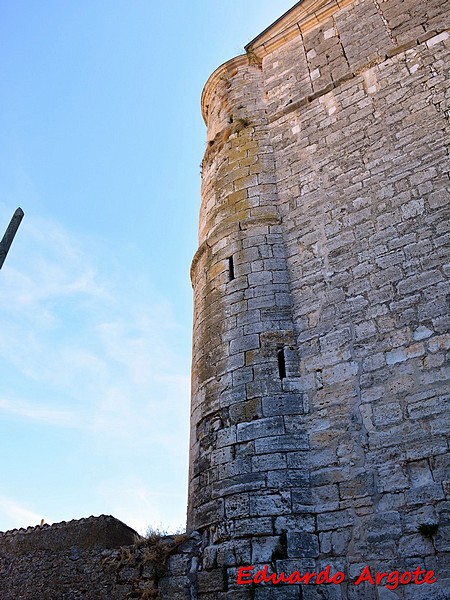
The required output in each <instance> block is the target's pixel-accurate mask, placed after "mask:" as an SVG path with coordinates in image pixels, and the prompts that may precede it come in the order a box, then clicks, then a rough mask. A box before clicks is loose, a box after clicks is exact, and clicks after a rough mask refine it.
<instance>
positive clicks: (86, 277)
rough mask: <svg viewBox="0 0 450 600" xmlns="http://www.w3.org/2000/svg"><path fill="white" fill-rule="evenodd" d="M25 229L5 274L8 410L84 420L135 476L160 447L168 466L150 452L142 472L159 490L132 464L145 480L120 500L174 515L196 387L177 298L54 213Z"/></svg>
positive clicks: (3, 407) (3, 357) (37, 418)
mask: <svg viewBox="0 0 450 600" xmlns="http://www.w3.org/2000/svg"><path fill="white" fill-rule="evenodd" d="M21 233H22V237H21V243H20V244H16V245H15V246H13V250H14V260H8V259H9V257H8V259H7V262H6V263H5V266H4V268H3V269H2V271H1V273H0V381H1V382H2V384H1V387H0V418H1V417H2V415H3V416H7V415H10V416H11V415H12V416H14V417H15V418H17V419H19V422H20V419H22V420H23V421H24V423H25V422H28V423H36V424H37V425H38V426H40V425H45V426H52V427H54V428H66V429H70V430H72V431H73V430H79V431H80V435H82V436H83V437H82V438H80V439H84V440H86V439H87V438H91V440H92V441H90V442H89V444H92V447H93V452H94V453H95V452H98V453H100V454H101V455H102V457H104V456H105V455H106V454H108V453H111V455H112V456H113V457H115V458H116V459H117V457H118V456H119V455H120V460H121V461H127V460H129V466H128V467H127V468H128V471H129V473H130V476H131V475H133V473H134V471H136V470H137V469H138V468H139V467H141V468H142V463H143V458H142V457H145V456H146V455H147V456H148V455H152V454H153V455H155V454H158V455H161V456H163V457H164V461H165V463H166V465H167V468H166V473H163V475H161V473H160V472H158V474H156V473H152V472H151V469H152V468H154V469H157V468H158V467H157V464H156V462H153V463H152V465H153V466H150V471H148V472H147V473H146V474H145V476H146V477H148V478H150V479H151V480H152V481H154V482H156V484H155V485H153V486H152V491H151V492H150V491H149V490H148V488H147V487H146V484H145V483H143V482H142V481H141V480H140V478H139V476H138V474H137V473H136V478H137V481H138V483H136V484H134V483H133V484H132V485H131V484H130V485H128V486H127V487H126V489H122V488H121V486H120V485H119V486H118V490H119V491H120V490H121V489H122V491H121V492H120V494H119V492H117V493H118V494H119V496H118V498H119V499H117V498H116V499H115V502H116V504H117V510H119V512H120V511H121V515H122V516H119V515H118V516H119V518H122V519H123V520H125V518H126V516H127V515H130V518H133V522H135V523H136V526H137V524H138V522H139V523H141V525H140V527H141V528H142V526H143V525H142V523H144V521H145V523H146V524H148V523H149V522H150V521H154V519H153V518H152V514H155V515H156V518H157V519H158V522H159V521H161V522H167V520H165V519H164V518H163V514H162V513H164V510H165V509H166V510H167V507H168V506H171V501H167V497H165V494H169V496H171V494H172V496H173V495H174V493H173V492H168V491H167V489H170V486H171V484H169V486H168V484H167V481H166V480H167V479H170V477H173V476H174V473H175V472H176V473H178V471H176V470H177V469H179V468H180V465H185V464H186V463H187V459H186V450H187V443H186V436H187V429H188V394H189V373H188V363H189V356H180V354H179V351H177V350H176V348H177V343H174V340H177V338H178V336H179V334H180V331H181V328H180V325H179V324H178V323H177V320H176V318H175V317H174V315H173V309H172V306H171V302H170V301H169V300H168V299H166V298H165V297H164V294H163V293H162V292H157V291H156V290H154V289H152V288H151V287H150V285H148V284H147V283H145V284H141V283H140V284H139V285H137V286H136V287H133V285H129V282H130V280H131V279H132V274H130V273H129V272H127V271H128V270H129V268H128V266H127V268H126V269H125V267H121V266H120V264H119V265H117V264H114V269H116V268H118V269H119V271H118V272H117V271H114V270H112V271H111V272H109V273H108V275H106V273H107V269H105V255H107V251H106V250H105V251H104V255H103V256H102V257H99V256H98V255H96V253H95V252H92V251H90V252H88V251H87V248H88V247H89V243H88V242H86V240H84V242H85V243H81V242H80V240H79V239H76V238H75V237H74V236H72V235H71V234H70V233H69V232H68V231H65V230H64V228H63V227H62V226H61V225H60V224H58V223H55V222H53V221H51V220H44V219H42V218H40V219H33V218H31V217H30V218H29V223H28V224H27V229H25V228H24V231H23V232H21ZM93 246H95V247H96V251H98V247H97V246H101V244H99V243H98V244H97V241H95V240H94V242H93ZM100 263H101V264H102V267H101V268H100V267H99V264H100ZM120 269H122V271H121V270H120ZM119 448H120V452H119ZM0 450H1V440H0ZM58 453H59V449H58V448H55V449H54V450H53V454H54V456H55V460H57V458H58ZM180 457H181V459H180ZM95 459H96V457H95V456H92V462H93V465H94V464H95ZM150 462H151V461H150ZM110 463H111V464H110V466H109V467H106V469H108V470H109V469H110V470H113V469H115V465H114V458H111V461H110ZM92 468H95V467H94V466H93V467H92ZM102 468H103V469H105V466H104V462H103V467H102ZM122 468H125V467H122ZM106 476H109V472H108V473H100V474H99V479H100V481H101V480H102V478H103V477H106ZM119 477H120V475H119ZM176 477H178V479H179V475H178V474H177V475H176ZM175 496H176V494H175ZM103 497H104V498H105V502H106V503H107V496H106V495H105V496H103ZM155 498H157V499H158V500H157V502H156V503H155V502H154V499H155ZM27 500H29V499H27ZM119 500H120V501H119ZM177 502H178V507H179V506H180V505H183V504H184V502H185V499H184V498H182V499H181V500H180V498H178V499H177V498H175V503H174V506H175V505H176V504H177ZM5 506H7V504H5ZM8 506H11V507H12V506H13V504H10V505H8ZM11 510H12V509H11ZM105 510H108V508H105ZM174 511H175V508H173V510H172V509H171V512H172V513H174ZM101 512H103V510H102V511H101ZM111 512H112V509H111ZM23 515H24V516H26V515H27V513H26V511H25V512H24V513H23ZM123 515H125V517H124V516H123ZM133 515H134V516H133ZM136 515H140V516H139V518H137V517H136ZM28 516H29V517H30V519H31V517H33V519H34V520H35V516H36V515H35V514H34V513H32V512H30V513H29V515H28ZM171 519H172V520H174V518H172V517H171Z"/></svg>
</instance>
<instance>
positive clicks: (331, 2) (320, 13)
mask: <svg viewBox="0 0 450 600" xmlns="http://www.w3.org/2000/svg"><path fill="white" fill-rule="evenodd" d="M353 1H354V0H302V2H299V3H298V4H296V5H295V6H293V7H292V8H291V9H290V10H289V11H288V12H287V13H285V14H284V15H283V16H282V17H280V18H279V19H277V20H276V21H275V22H274V23H273V24H272V25H270V26H269V27H268V28H267V29H265V30H264V31H263V32H262V33H260V34H259V35H258V36H257V37H256V38H255V39H254V40H252V41H251V42H250V43H249V44H247V46H245V50H246V52H247V53H250V54H253V55H255V56H256V57H257V58H258V59H262V58H263V57H264V56H266V55H267V54H270V53H271V52H273V51H274V50H276V49H277V48H279V47H280V46H283V45H284V44H286V43H287V42H289V41H290V40H291V39H293V38H294V37H296V36H297V35H299V34H302V33H305V32H306V31H309V30H310V29H313V28H314V27H317V26H318V25H320V24H321V23H323V22H324V21H325V20H326V19H328V18H329V17H331V15H333V14H334V13H335V12H337V11H338V10H340V9H341V8H344V6H347V5H348V4H351V3H352V2H353Z"/></svg>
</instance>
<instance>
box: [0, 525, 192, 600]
mask: <svg viewBox="0 0 450 600" xmlns="http://www.w3.org/2000/svg"><path fill="white" fill-rule="evenodd" d="M198 552H199V536H198V534H194V535H192V536H187V535H172V536H159V535H152V536H150V537H149V538H141V537H140V536H139V535H138V534H137V533H136V532H135V531H134V530H132V529H131V528H130V527H127V526H126V525H124V524H123V523H121V522H120V521H118V520H117V519H114V518H113V517H106V516H101V517H90V518H89V519H81V520H79V521H70V522H67V523H66V522H62V523H57V524H55V525H51V526H50V525H43V526H38V527H29V528H28V529H18V530H13V531H8V532H6V533H0V598H1V599H2V600H125V599H126V598H136V599H142V600H156V599H158V598H165V599H167V600H169V599H170V600H192V598H193V597H194V595H193V594H194V590H195V589H196V586H197V578H196V567H197V564H198V558H197V556H198Z"/></svg>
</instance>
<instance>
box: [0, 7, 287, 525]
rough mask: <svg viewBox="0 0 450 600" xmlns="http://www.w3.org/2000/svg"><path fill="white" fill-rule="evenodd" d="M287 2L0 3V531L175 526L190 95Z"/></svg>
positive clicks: (194, 124) (191, 210) (185, 423)
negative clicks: (42, 526) (65, 523)
mask: <svg viewBox="0 0 450 600" xmlns="http://www.w3.org/2000/svg"><path fill="white" fill-rule="evenodd" d="M293 4H294V2H293V0H290V1H289V2H284V1H279V2H271V1H269V0H247V1H246V2H245V3H243V2H237V1H235V0H230V1H224V2H217V1H215V0H213V1H208V2H199V1H193V2H179V1H174V2H171V3H169V4H167V5H166V4H163V3H159V2H158V3H157V2H153V1H150V0H145V1H144V0H114V1H113V2H111V1H108V2H106V1H105V0H94V1H89V2H88V1H87V0H82V1H81V2H80V1H75V0H68V1H67V2H59V1H57V0H43V1H42V2H35V1H34V0H33V1H32V0H17V1H15V2H8V1H7V0H3V1H1V0H0V57H1V58H0V79H1V82H2V85H1V89H0V131H1V132H2V134H1V136H0V235H3V232H4V230H5V229H6V226H7V225H8V223H9V220H10V218H11V216H12V214H13V212H14V210H15V209H16V208H17V207H18V206H21V207H22V208H23V210H24V212H25V217H24V220H23V221H22V225H21V227H20V229H19V232H18V234H17V236H16V239H15V240H14V243H13V246H12V248H11V251H10V253H9V255H8V257H7V260H6V262H5V264H4V266H3V268H2V270H1V271H0V452H1V457H2V460H1V462H0V484H1V485H0V531H5V530H7V529H11V528H14V527H23V526H28V525H35V524H37V523H38V522H39V521H40V519H41V518H44V519H45V520H46V521H47V522H48V523H52V522H57V521H61V520H68V519H73V518H81V517H86V516H89V515H91V514H94V515H98V514H102V513H103V514H113V515H114V516H116V517H117V518H119V519H121V520H123V521H125V522H126V523H127V524H129V525H131V526H132V527H135V528H136V529H138V530H139V531H140V532H144V531H145V530H146V528H147V527H148V526H153V527H162V528H168V529H175V528H178V527H183V526H184V523H185V511H186V494H187V491H186V490H187V468H188V427H189V388H190V381H189V377H190V360H191V323H192V292H191V286H190V281H189V266H190V262H191V259H192V256H193V254H194V252H195V250H196V248H197V219H198V210H199V205H200V163H201V160H202V155H203V151H204V147H205V136H206V132H205V126H204V123H203V120H202V117H201V113H200V95H201V91H202V88H203V85H204V83H205V82H206V80H207V78H208V77H209V75H210V74H211V73H212V71H214V70H215V69H216V67H218V66H219V65H220V64H221V63H222V62H224V61H226V60H228V59H230V58H232V57H233V56H236V55H238V54H241V53H242V52H243V47H244V45H245V44H246V43H247V42H249V41H250V40H251V39H252V38H253V37H255V36H256V35H257V34H258V33H260V32H261V31H262V30H263V29H265V27H267V26H268V25H269V24H270V23H272V22H273V21H274V20H275V19H277V18H278V17H279V16H280V15H281V14H283V13H284V12H285V11H286V10H288V9H289V8H290V7H291V6H292V5H293Z"/></svg>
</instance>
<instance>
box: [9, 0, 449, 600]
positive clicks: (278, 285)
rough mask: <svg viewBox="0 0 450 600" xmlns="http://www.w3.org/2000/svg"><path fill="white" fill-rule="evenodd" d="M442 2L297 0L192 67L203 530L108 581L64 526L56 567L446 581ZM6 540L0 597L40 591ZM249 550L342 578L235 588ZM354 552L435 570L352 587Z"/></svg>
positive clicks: (198, 477)
mask: <svg viewBox="0 0 450 600" xmlns="http://www.w3.org/2000/svg"><path fill="white" fill-rule="evenodd" d="M449 15H450V10H449V6H448V2H442V1H441V0H427V2H417V1H415V0H403V1H402V2H398V1H397V0H384V1H379V0H342V1H341V0H340V1H339V2H334V1H333V2H332V1H331V0H323V1H322V0H320V1H318V2H313V1H312V0H304V2H301V3H297V4H295V6H294V7H293V9H292V10H291V11H289V12H288V13H287V14H286V15H285V16H283V17H282V18H281V19H280V20H278V21H277V22H275V23H274V24H273V25H272V26H271V27H269V28H268V29H267V30H265V31H264V32H263V33H262V34H261V35H260V36H258V37H257V38H256V39H255V40H253V42H251V43H250V44H249V46H248V47H247V50H248V53H247V55H243V56H240V57H237V58H235V59H232V60H231V61H229V62H228V63H225V65H222V67H219V69H218V70H217V71H216V72H215V73H213V75H212V76H211V78H210V79H209V81H208V82H207V84H206V86H205V90H204V93H203V97H202V110H203V114H204V117H205V121H206V123H207V127H208V139H207V150H206V152H205V157H204V160H203V165H202V206H201V213H200V226H199V242H200V246H199V250H198V251H197V253H196V255H195V257H194V260H193V263H192V269H191V275H192V282H193V287H194V329H193V339H194V343H193V362H192V364H193V366H192V390H193V394H192V417H191V426H192V429H191V460H190V488H189V507H188V528H189V530H194V529H197V528H198V530H199V531H200V534H201V535H200V536H197V537H195V536H194V534H193V536H194V537H192V538H191V539H190V543H191V548H190V549H189V551H188V550H186V551H183V550H182V547H180V548H179V549H177V550H176V552H174V553H173V554H172V555H171V558H170V561H169V563H168V565H169V567H168V568H169V570H168V572H167V574H166V575H164V577H162V578H161V579H160V581H159V583H158V582H155V578H154V577H153V575H152V572H151V570H150V569H149V567H148V565H147V566H145V565H142V561H141V558H142V557H141V555H140V551H139V550H138V549H137V547H133V549H131V550H130V553H129V555H130V556H131V558H132V560H131V562H130V561H128V562H126V561H125V562H124V564H123V568H122V567H120V568H119V569H118V573H116V575H117V580H114V581H113V579H114V578H113V579H111V578H108V576H106V575H105V576H104V579H102V577H103V574H101V573H100V571H99V570H98V569H99V568H100V567H99V566H98V565H99V564H100V563H99V561H98V555H97V554H98V550H95V549H93V548H91V547H89V548H87V547H86V548H83V547H82V544H80V545H79V547H78V546H77V547H75V548H71V549H70V554H68V555H67V556H66V555H65V554H64V552H65V550H64V548H65V544H66V542H64V543H62V545H61V551H62V553H61V556H60V557H59V558H58V559H55V561H56V562H55V565H64V567H63V571H62V572H64V573H67V574H68V577H69V580H70V577H76V576H78V575H75V574H74V573H75V571H74V568H72V567H70V568H68V567H67V564H68V565H69V566H70V565H76V564H77V563H78V564H81V562H82V561H84V562H83V564H87V565H88V566H87V567H86V569H87V571H86V572H87V573H88V574H87V575H86V577H88V578H89V577H91V576H92V581H93V582H94V583H93V584H92V586H93V587H92V589H95V596H94V597H95V598H98V597H100V598H101V597H103V596H102V594H103V595H104V597H111V598H119V597H120V598H124V597H126V596H127V594H130V593H132V594H135V593H137V591H136V587H139V586H140V587H139V589H140V592H139V593H142V594H144V593H145V594H147V597H152V596H151V594H153V593H154V592H155V590H156V592H160V597H161V598H167V599H169V598H170V599H171V600H173V599H175V600H178V599H183V600H184V598H188V597H189V598H191V599H192V598H198V599H199V600H228V599H230V598H233V600H240V599H241V598H242V599H244V598H245V599H247V598H248V599H250V598H252V599H254V598H256V599H258V598H259V599H261V600H264V599H269V598H275V597H276V598H283V599H284V598H285V599H286V600H288V599H289V598H291V597H292V598H295V599H296V600H297V599H298V598H299V597H300V596H301V597H302V598H303V600H306V599H314V600H319V599H323V600H325V599H328V600H335V599H336V600H353V599H355V600H356V599H364V600H372V599H373V600H380V599H383V600H384V599H386V600H388V598H389V597H391V598H392V597H393V595H392V594H395V597H400V598H403V600H409V599H410V598H411V599H414V600H417V599H418V598H423V599H425V598H426V600H438V598H439V600H441V599H440V595H439V594H440V593H441V592H442V593H443V592H444V591H445V590H448V589H450V573H449V572H448V569H447V570H446V568H445V566H444V565H445V561H446V560H447V561H448V553H449V551H450V541H449V540H450V535H449V521H450V519H449V514H450V505H449V499H450V478H449V475H448V468H449V462H448V461H449V459H448V456H449V452H448V449H449V445H448V444H449V442H448V439H449V433H450V419H449V408H448V399H449V389H450V387H449V385H448V379H449V370H448V366H447V364H448V354H447V353H448V349H449V347H450V336H449V324H450V323H449V314H450V313H449V305H448V293H449V286H448V275H449V272H450V267H449V264H450V261H449V248H450V243H449V242H450V239H449V237H448V224H449V222H450V219H449V198H450V196H449V192H448V171H449V163H448V152H447V145H448V136H449V133H450V131H449V124H448V117H449V101H450V95H449V86H448V64H449V61H450V34H449V27H450V23H449ZM427 524H428V525H429V526H430V525H435V526H437V530H436V531H435V533H434V534H433V535H431V534H430V535H431V538H430V537H427V536H426V535H423V534H422V533H420V532H419V530H418V528H419V527H420V526H421V525H427ZM432 530H433V531H434V529H433V528H432ZM422 531H423V528H422ZM425 531H427V529H426V528H425ZM433 536H434V537H433ZM102 539H103V538H102ZM105 541H106V540H103V542H105ZM103 542H102V543H103ZM8 543H9V542H8ZM67 543H68V542H67ZM33 544H34V542H33ZM33 544H32V546H31V548H30V550H31V551H33V548H34V550H35V554H34V555H33V556H32V558H30V561H31V564H32V565H35V564H36V565H41V564H44V563H45V561H46V560H49V555H42V556H43V558H42V556H41V555H40V554H39V552H41V550H38V549H37V547H35V546H34V545H33ZM192 544H193V545H194V546H195V548H194V547H193V546H192ZM200 546H201V547H200ZM5 548H6V551H5V557H4V562H2V563H1V565H0V568H1V569H3V573H5V572H10V571H8V569H13V570H14V568H17V572H18V573H19V572H20V577H22V578H23V581H24V582H25V583H23V587H20V586H19V588H17V587H16V591H18V592H20V593H16V594H15V596H12V595H11V594H12V592H11V591H10V589H11V587H9V588H8V587H6V588H5V587H4V589H2V588H1V587H0V592H1V593H0V596H1V597H2V599H3V597H4V598H5V600H12V598H13V597H14V598H15V597H23V598H32V597H33V596H30V595H28V596H27V594H29V592H28V589H29V585H30V583H29V580H30V577H31V576H30V577H29V576H28V575H26V574H24V573H25V571H26V569H25V565H28V566H29V563H28V562H27V561H28V559H26V558H24V557H23V556H22V555H21V557H15V560H16V562H15V565H13V564H12V563H11V555H12V554H13V550H12V547H11V548H10V547H9V546H8V544H6V545H5ZM8 548H9V549H8ZM8 552H9V555H8ZM96 552H97V554H95V553H96ZM114 553H117V556H119V554H120V553H119V551H117V550H114V549H112V550H108V551H107V554H106V555H105V556H107V558H108V560H109V558H112V559H114V557H116V558H117V556H116V555H115V554H114ZM52 557H53V555H52ZM85 557H88V558H86V560H85ZM52 560H53V558H52ZM42 561H44V562H42ZM58 561H59V562H58ZM64 561H65V562H64ZM68 561H70V562H68ZM90 561H91V562H90ZM140 561H141V562H140ZM248 561H255V563H257V566H258V568H262V567H263V566H264V563H269V562H270V563H271V565H272V566H273V565H275V566H276V567H277V569H286V570H289V572H292V570H295V569H300V570H303V571H305V570H310V571H315V570H317V569H322V568H324V566H325V565H330V566H331V567H332V568H333V569H334V571H337V570H342V571H344V572H345V575H346V580H345V582H344V583H342V585H338V586H337V585H327V586H325V585H324V586H315V585H314V586H312V585H303V586H302V588H301V590H300V589H299V588H298V587H297V586H284V587H280V588H276V587H275V586H271V585H270V584H269V585H264V586H263V585H257V586H256V587H254V586H252V587H251V588H250V586H249V587H248V588H246V589H243V587H245V586H238V585H237V574H238V567H239V565H241V564H242V563H247V562H248ZM113 562H114V561H113ZM367 564H370V565H371V568H373V569H374V571H375V572H377V570H381V571H383V570H385V571H386V570H400V571H403V570H406V569H414V568H416V567H417V566H418V565H420V566H423V568H427V569H433V570H435V571H436V572H437V574H438V583H436V584H435V586H434V587H433V588H432V587H431V586H428V587H427V586H414V585H406V586H403V587H402V588H399V590H395V591H394V590H388V589H387V588H386V587H385V586H384V585H382V586H372V585H369V584H367V583H364V584H362V585H360V586H355V585H354V581H355V579H356V578H357V577H358V575H359V574H360V573H361V572H362V570H363V569H364V566H365V565H367ZM89 565H90V566H89ZM27 568H28V567H27ZM33 568H34V567H33ZM33 568H30V569H28V570H29V571H30V573H33ZM66 568H68V569H69V570H65V569H66ZM11 572H12V571H11ZM43 572H44V573H45V570H43ZM27 578H28V579H27ZM58 581H59V580H58ZM76 581H78V580H76ZM83 581H84V580H83ZM5 582H6V583H5ZM157 583H158V585H157ZM1 585H3V586H5V585H6V586H8V585H9V586H11V579H8V577H7V578H6V579H4V580H0V586H1ZM39 585H41V584H39ZM42 585H43V584H42ZM58 585H59V583H58ZM64 585H66V583H65V584H64ZM67 585H69V586H70V582H69V583H67ZM83 585H84V584H83ZM89 585H91V584H89ZM27 586H28V588H27ZM98 586H100V587H98ZM101 586H103V587H101ZM114 586H116V587H114ZM152 586H153V587H152ZM155 586H156V587H155ZM157 588H158V589H157ZM37 589H38V590H39V592H41V591H42V590H44V589H46V588H44V587H42V586H41V587H40V588H37ZM64 589H65V588H64ZM4 590H6V591H4ZM99 590H100V591H99ZM113 590H114V591H113ZM156 592H155V593H156ZM58 593H59V590H58ZM68 593H69V594H72V596H70V595H69V596H66V597H68V598H69V597H73V598H82V597H89V596H86V595H85V596H83V595H82V593H83V592H78V591H76V592H72V591H71V592H68ZM8 594H9V595H8ZM108 594H110V596H108ZM41 596H42V594H41ZM42 597H45V595H44V596H42ZM55 597H56V598H58V594H57V595H56V596H55ZM62 597H64V596H63V595H61V598H62Z"/></svg>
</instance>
